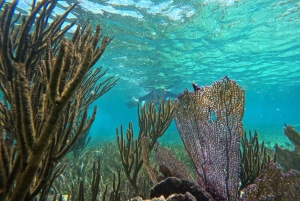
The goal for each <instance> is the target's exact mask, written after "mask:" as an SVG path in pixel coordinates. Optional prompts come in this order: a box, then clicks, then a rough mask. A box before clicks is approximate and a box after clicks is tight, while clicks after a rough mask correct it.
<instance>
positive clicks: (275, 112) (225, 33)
mask: <svg viewBox="0 0 300 201" xmlns="http://www.w3.org/2000/svg"><path fill="white" fill-rule="evenodd" d="M72 3H73V1H59V8H57V9H56V10H55V13H56V14H57V15H59V14H60V13H62V12H63V11H64V10H65V9H66V8H67V7H68V6H69V5H71V4H72ZM29 5H30V1H25V0H23V1H20V4H19V7H20V8H23V10H24V11H26V10H28V9H29ZM53 17H55V16H53ZM69 19H70V21H71V20H74V19H76V20H77V22H79V23H84V21H85V20H87V19H90V20H91V23H92V24H93V25H96V24H98V23H100V24H101V25H102V27H103V33H104V35H107V36H114V40H113V41H112V43H111V44H110V45H109V47H108V48H107V50H106V52H105V54H104V56H103V57H102V59H101V60H100V61H99V62H98V63H97V65H98V66H103V67H104V68H109V74H110V75H118V76H120V77H121V80H120V81H119V82H118V84H117V86H116V87H115V88H113V89H112V90H111V91H110V92H109V93H108V94H106V95H105V96H103V97H102V98H100V99H99V100H98V101H97V102H96V104H97V105H99V112H98V116H97V119H96V121H95V123H94V125H93V127H92V130H91V132H90V133H91V135H93V136H94V138H98V137H99V138H101V139H109V138H114V136H115V128H116V126H120V124H121V123H123V124H125V125H126V126H127V124H128V122H129V121H132V122H134V123H135V124H136V125H137V123H136V122H137V115H136V113H137V112H136V111H137V110H136V108H135V109H128V108H127V107H126V105H125V102H126V101H128V100H130V99H131V97H133V96H135V97H139V96H142V95H145V94H146V93H147V92H148V91H149V89H150V88H166V89H168V90H169V91H172V92H174V93H181V92H182V91H183V90H185V89H186V88H188V89H190V90H192V87H191V83H192V82H193V81H195V82H196V83H197V84H198V85H210V84H211V83H213V82H214V81H217V80H220V79H221V78H222V77H224V76H229V77H230V78H232V79H234V80H236V81H237V82H238V84H240V85H241V86H242V87H243V88H244V89H245V90H246V112H245V118H244V125H245V129H246V130H250V129H251V130H252V131H254V130H258V132H259V134H260V136H261V139H264V140H266V141H268V143H269V144H271V145H272V143H274V142H276V141H277V142H280V143H286V142H287V139H286V138H285V137H284V134H283V131H282V127H283V126H284V124H285V123H286V124H292V125H294V127H295V128H296V129H297V128H298V131H300V2H299V1H292V0H291V1H279V0H275V1H274V0H256V1H251V0H249V1H247V0H236V1H234V0H231V1H226V0H206V1H201V0H198V1H194V0H186V1H183V0H181V1H179V0H174V1H170V0H168V1H158V0H155V1H150V0H111V1H105V0H98V1H87V0H80V1H79V4H78V6H77V7H76V8H75V10H74V11H73V12H72V14H71V15H69ZM164 139H165V140H170V139H172V140H179V135H178V132H177V130H176V127H175V125H174V124H172V126H171V127H170V128H169V130H168V131H167V134H166V136H165V137H164Z"/></svg>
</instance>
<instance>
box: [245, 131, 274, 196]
mask: <svg viewBox="0 0 300 201" xmlns="http://www.w3.org/2000/svg"><path fill="white" fill-rule="evenodd" d="M246 135H247V134H246V131H245V133H244V136H243V137H242V139H241V149H240V152H241V168H242V170H241V185H240V190H242V189H243V188H245V187H246V186H248V185H250V184H253V183H254V182H255V179H256V178H257V177H260V176H261V173H262V171H263V169H264V168H265V167H266V165H267V164H269V163H270V162H271V161H272V160H273V162H276V154H274V157H273V159H272V158H271V157H270V155H269V154H268V153H267V149H266V148H265V146H264V142H262V143H261V144H260V143H259V140H258V133H257V132H256V131H255V132H254V136H252V133H251V131H249V139H248V138H247V136H246Z"/></svg>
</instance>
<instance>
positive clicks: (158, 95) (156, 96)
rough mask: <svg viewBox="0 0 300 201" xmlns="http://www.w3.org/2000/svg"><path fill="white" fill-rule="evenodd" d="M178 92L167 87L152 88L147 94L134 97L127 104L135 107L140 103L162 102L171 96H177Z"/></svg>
mask: <svg viewBox="0 0 300 201" xmlns="http://www.w3.org/2000/svg"><path fill="white" fill-rule="evenodd" d="M177 96H178V94H175V93H172V92H170V91H167V89H151V91H150V92H149V93H148V94H146V95H145V96H142V97H139V98H135V97H132V99H131V101H129V102H127V103H126V105H127V107H128V108H133V107H135V106H137V105H138V104H139V103H142V104H143V103H144V102H146V103H147V102H152V103H154V104H160V103H161V102H163V101H165V100H167V99H169V98H171V99H172V98H177Z"/></svg>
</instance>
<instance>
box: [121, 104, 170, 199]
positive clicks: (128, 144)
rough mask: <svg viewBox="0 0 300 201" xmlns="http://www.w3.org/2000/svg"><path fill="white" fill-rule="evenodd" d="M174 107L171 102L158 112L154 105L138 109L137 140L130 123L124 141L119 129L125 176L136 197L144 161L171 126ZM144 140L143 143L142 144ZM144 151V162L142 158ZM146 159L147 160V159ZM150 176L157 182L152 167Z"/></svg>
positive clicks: (138, 192) (161, 107)
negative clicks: (139, 175) (138, 178)
mask: <svg viewBox="0 0 300 201" xmlns="http://www.w3.org/2000/svg"><path fill="white" fill-rule="evenodd" d="M173 109H174V106H173V103H172V101H171V100H169V101H168V102H167V103H165V102H162V103H161V104H160V105H159V108H158V110H156V106H155V104H154V103H148V104H144V105H143V107H142V108H141V109H140V106H139V107H138V118H139V128H140V130H139V135H138V138H137V139H136V140H134V136H133V126H132V123H129V128H128V129H127V131H126V139H127V140H125V139H124V133H123V126H122V125H121V128H120V131H121V132H120V135H119V133H118V128H117V132H116V134H117V141H118V146H119V151H120V156H121V161H122V165H123V169H124V172H125V175H126V177H127V179H128V181H129V183H130V184H131V185H132V186H133V188H134V191H135V195H137V196H138V195H140V191H139V188H138V183H137V177H138V173H139V171H140V169H141V168H142V165H143V163H144V161H146V163H147V157H149V155H150V154H149V153H151V150H152V149H153V148H154V145H155V143H156V142H157V139H158V138H159V137H161V136H162V135H163V134H164V132H165V131H166V129H167V128H168V127H169V125H170V124H171V121H172V118H173V111H174V110H173ZM142 139H143V143H142ZM142 150H143V152H144V153H143V155H144V160H143V158H142V156H141V154H142ZM145 157H146V158H145ZM147 168H148V171H149V175H150V176H151V177H152V179H153V182H156V178H155V177H156V176H155V175H153V174H154V173H153V171H152V169H151V167H149V166H148V167H147Z"/></svg>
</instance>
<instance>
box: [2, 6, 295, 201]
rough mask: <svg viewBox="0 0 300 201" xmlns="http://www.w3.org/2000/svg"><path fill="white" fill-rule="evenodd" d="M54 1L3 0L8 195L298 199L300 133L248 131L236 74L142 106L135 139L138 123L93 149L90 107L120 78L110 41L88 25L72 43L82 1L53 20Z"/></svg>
mask: <svg viewBox="0 0 300 201" xmlns="http://www.w3.org/2000/svg"><path fill="white" fill-rule="evenodd" d="M56 3H57V0H51V1H50V0H42V1H40V2H36V1H33V2H32V5H31V10H30V13H29V14H28V16H25V15H22V14H17V11H16V7H17V4H18V1H17V0H14V1H13V2H12V3H6V2H5V1H3V0H2V1H1V3H0V8H1V15H0V22H1V23H0V90H1V93H2V95H3V98H2V100H1V102H0V121H1V126H0V128H1V134H0V135H1V143H0V201H23V200H24V201H31V200H41V201H44V200H53V201H54V200H73V201H74V200H81V201H82V200H92V201H95V200H106V199H109V200H112V201H120V200H142V199H152V200H169V201H171V200H173V201H175V200H198V201H201V200H210V201H213V200H219V201H220V200H224V201H225V200H226V201H234V200H245V201H248V200H249V201H257V200H280V201H288V200H291V201H292V200H293V201H296V200H300V172H299V169H300V168H299V167H300V164H299V161H300V159H299V158H300V157H299V155H300V154H299V147H300V140H299V139H300V134H299V133H298V132H297V131H296V130H295V129H294V128H293V127H292V126H290V125H286V126H285V130H284V132H285V134H286V136H287V137H288V138H290V139H291V141H292V142H293V143H294V145H295V150H294V151H288V150H284V149H282V148H279V147H278V146H277V147H276V150H275V152H273V151H272V150H269V149H268V148H266V147H265V146H264V143H263V142H262V143H260V142H259V140H258V134H257V132H255V133H254V135H253V136H252V134H251V132H250V133H249V137H247V134H246V132H244V130H243V124H242V120H243V115H244V104H245V91H244V90H243V89H242V88H241V87H240V86H239V85H238V84H237V83H236V82H235V81H233V80H231V79H230V78H229V77H227V76H226V77H224V78H223V79H221V80H220V81H217V82H214V83H213V84H212V85H211V86H205V87H199V86H197V85H196V84H195V83H193V84H192V86H193V88H194V91H192V92H191V91H188V90H185V91H184V92H183V93H182V94H181V95H180V96H179V97H178V98H177V99H176V100H175V101H172V100H169V101H166V102H162V103H160V105H159V106H158V107H157V106H156V105H155V104H154V103H151V102H150V103H147V104H144V105H143V106H141V107H140V106H139V107H138V126H139V131H138V135H137V137H136V138H135V136H134V131H133V124H132V123H129V127H128V128H127V129H126V130H124V128H123V125H121V126H120V129H119V128H117V129H116V136H117V140H116V141H115V142H112V143H111V144H105V145H101V144H100V145H98V146H97V147H92V148H88V149H87V148H86V145H87V143H88V141H89V139H88V138H87V136H88V131H89V129H90V127H91V125H92V123H93V121H94V119H95V118H96V112H97V108H96V107H95V108H94V111H93V113H92V115H91V117H88V107H89V106H90V105H91V104H92V103H93V102H94V101H95V100H96V99H98V98H99V97H101V96H102V95H104V94H105V93H106V92H107V91H109V90H110V89H112V88H113V87H114V86H115V84H116V82H117V81H118V79H119V78H116V77H114V76H111V77H107V76H106V77H104V75H105V73H106V70H104V71H103V70H102V69H101V68H95V67H93V66H94V64H95V63H96V62H97V61H98V60H99V59H100V58H101V56H102V54H103V52H104V51H105V49H106V47H107V46H108V45H109V43H110V42H111V40H112V38H110V37H102V33H101V26H100V25H98V26H96V29H95V31H94V32H93V31H92V26H90V25H89V22H86V23H85V24H83V25H77V28H76V30H75V32H74V33H73V35H72V36H71V37H69V39H67V38H66V37H65V35H66V33H67V31H68V30H69V29H70V28H71V27H72V26H74V25H75V23H76V22H75V21H74V22H72V23H71V24H69V25H67V26H65V27H64V26H62V24H63V23H64V22H65V21H66V17H67V15H68V14H69V13H70V12H71V10H72V9H73V8H74V7H75V6H76V3H75V4H73V5H72V6H71V7H70V8H69V9H68V10H67V11H66V12H65V13H64V14H63V15H61V16H60V17H58V18H56V19H55V20H54V21H52V22H50V21H49V18H50V15H51V13H52V12H53V9H54V8H55V6H56ZM92 33H94V34H92ZM173 118H174V119H175V122H176V125H177V128H178V131H179V133H180V136H181V139H182V141H183V143H184V147H182V146H177V147H176V145H172V146H170V149H172V147H173V150H172V151H171V150H170V149H169V148H166V147H163V146H162V145H160V144H159V143H158V139H159V138H160V137H161V136H163V134H164V133H165V131H166V130H167V128H168V127H169V125H170V124H171V122H172V119H173ZM84 148H86V149H84ZM83 150H84V151H83ZM70 152H73V155H70V154H69V153H70ZM154 152H155V154H153V153H154ZM186 152H187V153H188V156H186V155H185V153H186ZM100 166H101V168H100ZM282 168H284V171H286V173H283V172H282ZM100 170H101V171H100Z"/></svg>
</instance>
